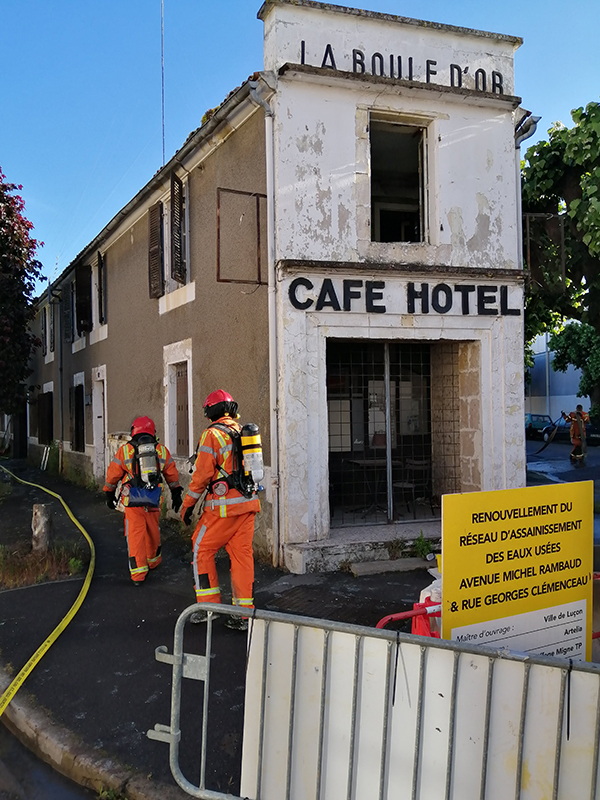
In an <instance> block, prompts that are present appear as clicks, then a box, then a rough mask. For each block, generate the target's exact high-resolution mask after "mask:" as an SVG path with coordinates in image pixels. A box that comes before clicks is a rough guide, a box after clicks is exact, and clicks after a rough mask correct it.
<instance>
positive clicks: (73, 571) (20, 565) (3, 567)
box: [0, 542, 89, 589]
mask: <svg viewBox="0 0 600 800" xmlns="http://www.w3.org/2000/svg"><path fill="white" fill-rule="evenodd" d="M88 562H89V555H87V554H86V553H85V552H84V551H83V549H82V548H81V546H80V545H78V544H71V543H68V542H57V543H56V544H55V545H54V546H53V547H52V548H51V549H50V550H48V552H47V553H33V552H32V550H31V544H29V543H27V544H24V543H23V544H14V545H2V546H0V588H2V589H17V588H18V587H20V586H31V585H32V584H34V583H44V582H45V581H60V580H65V579H66V578H70V577H72V576H73V575H79V574H81V573H83V572H84V570H85V569H86V567H87V564H88Z"/></svg>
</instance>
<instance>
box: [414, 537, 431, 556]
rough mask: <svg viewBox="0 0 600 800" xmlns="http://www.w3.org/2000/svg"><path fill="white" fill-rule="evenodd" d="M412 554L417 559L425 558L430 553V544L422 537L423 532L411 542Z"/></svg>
mask: <svg viewBox="0 0 600 800" xmlns="http://www.w3.org/2000/svg"><path fill="white" fill-rule="evenodd" d="M413 552H414V554H415V555H416V556H418V557H419V558H427V556H428V555H429V553H431V542H430V541H428V540H427V539H426V538H425V537H424V536H423V531H421V533H420V534H419V536H418V537H417V538H416V539H415V541H414V542H413Z"/></svg>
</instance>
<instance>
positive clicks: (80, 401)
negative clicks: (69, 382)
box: [69, 383, 85, 453]
mask: <svg viewBox="0 0 600 800" xmlns="http://www.w3.org/2000/svg"><path fill="white" fill-rule="evenodd" d="M84 403H85V397H84V386H83V384H82V383H80V384H78V385H77V386H71V388H70V389H69V409H70V412H71V450H75V451H77V452H79V453H83V452H84V450H85V425H84V414H85V406H84Z"/></svg>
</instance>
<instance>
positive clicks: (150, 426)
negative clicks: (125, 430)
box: [131, 417, 156, 436]
mask: <svg viewBox="0 0 600 800" xmlns="http://www.w3.org/2000/svg"><path fill="white" fill-rule="evenodd" d="M136 433H149V434H150V436H156V426H155V424H154V422H152V420H151V419H150V417H136V418H135V419H134V420H133V425H132V426H131V435H132V436H135V435H136Z"/></svg>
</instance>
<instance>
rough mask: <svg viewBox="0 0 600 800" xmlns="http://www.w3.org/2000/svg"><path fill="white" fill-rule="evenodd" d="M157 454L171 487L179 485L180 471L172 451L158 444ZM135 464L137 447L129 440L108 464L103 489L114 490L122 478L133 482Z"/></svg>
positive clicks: (125, 481) (162, 471)
mask: <svg viewBox="0 0 600 800" xmlns="http://www.w3.org/2000/svg"><path fill="white" fill-rule="evenodd" d="M156 455H157V457H158V463H159V466H160V471H161V473H162V474H163V475H164V477H165V478H166V481H167V484H168V486H169V488H170V489H176V488H177V487H179V473H178V472H177V467H176V466H175V462H174V461H173V457H172V456H171V453H169V451H168V450H167V448H166V447H165V446H164V444H157V445H156ZM134 465H135V449H134V447H133V445H131V444H129V442H127V443H126V444H123V445H121V447H119V449H118V450H117V452H116V454H115V457H114V458H113V460H112V461H111V462H110V464H109V465H108V470H107V472H106V483H105V484H104V488H103V491H105V492H114V491H115V490H116V488H117V484H118V482H119V481H120V480H122V481H123V483H124V484H128V483H131V482H132V481H133V479H134V473H133V470H134Z"/></svg>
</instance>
